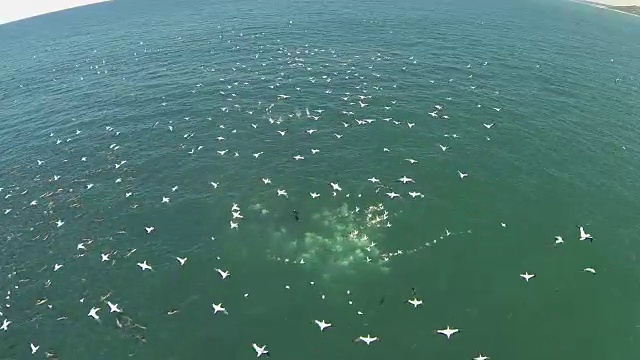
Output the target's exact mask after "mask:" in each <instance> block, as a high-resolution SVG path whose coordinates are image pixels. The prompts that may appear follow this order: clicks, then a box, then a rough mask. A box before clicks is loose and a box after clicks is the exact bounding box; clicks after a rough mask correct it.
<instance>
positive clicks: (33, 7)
mask: <svg viewBox="0 0 640 360" xmlns="http://www.w3.org/2000/svg"><path fill="white" fill-rule="evenodd" d="M110 1H112V0H49V1H46V2H42V1H38V0H20V1H19V2H16V4H17V5H12V7H11V8H9V9H2V8H0V26H2V25H4V24H9V23H14V22H17V21H21V20H26V19H30V18H34V17H37V16H42V15H46V14H52V13H56V12H59V11H64V10H69V9H74V8H78V7H82V6H87V5H93V4H99V3H103V2H110Z"/></svg>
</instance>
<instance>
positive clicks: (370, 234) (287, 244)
mask: <svg viewBox="0 0 640 360" xmlns="http://www.w3.org/2000/svg"><path fill="white" fill-rule="evenodd" d="M389 217H390V215H389V214H388V213H387V211H386V210H385V209H384V206H383V205H382V204H378V205H374V206H369V207H368V208H366V209H360V208H358V207H356V208H354V209H353V210H352V209H350V208H349V206H348V205H347V204H343V205H342V206H340V207H338V208H335V209H326V210H323V211H321V212H318V213H315V214H313V215H312V216H311V218H310V224H309V228H310V229H315V230H310V231H304V233H303V235H302V236H300V235H293V234H292V233H291V232H289V231H287V229H286V228H284V227H280V228H279V229H277V230H275V231H273V233H272V234H271V235H270V242H271V247H270V254H269V257H270V258H272V259H274V260H278V261H284V262H291V263H296V264H299V265H300V266H304V267H306V268H308V269H310V270H311V271H314V272H318V273H320V274H321V275H322V276H323V277H324V278H325V279H331V278H334V277H344V276H350V275H355V274H362V273H363V272H368V273H371V272H374V273H379V274H386V273H387V272H388V271H389V267H388V261H389V257H388V256H387V255H385V254H383V253H382V252H381V251H380V249H379V247H378V244H379V243H380V242H382V241H384V233H383V230H384V228H385V227H388V226H391V223H390V222H389Z"/></svg>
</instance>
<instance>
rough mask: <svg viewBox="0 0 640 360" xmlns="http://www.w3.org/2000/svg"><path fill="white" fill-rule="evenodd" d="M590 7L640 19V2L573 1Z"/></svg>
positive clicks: (634, 0) (623, 0)
mask: <svg viewBox="0 0 640 360" xmlns="http://www.w3.org/2000/svg"><path fill="white" fill-rule="evenodd" d="M571 1H573V2H577V3H582V4H585V5H589V6H595V7H598V8H601V9H605V10H611V11H615V12H619V13H622V14H627V15H632V16H638V17H640V6H639V5H638V4H640V0H597V1H592V0H571Z"/></svg>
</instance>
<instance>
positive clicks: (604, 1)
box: [592, 0, 640, 6]
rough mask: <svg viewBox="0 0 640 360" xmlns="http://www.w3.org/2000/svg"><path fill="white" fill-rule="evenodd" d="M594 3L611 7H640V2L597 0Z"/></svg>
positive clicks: (630, 0)
mask: <svg viewBox="0 0 640 360" xmlns="http://www.w3.org/2000/svg"><path fill="white" fill-rule="evenodd" d="M592 2H596V3H599V4H602V5H609V6H634V5H640V0H597V1H592Z"/></svg>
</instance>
